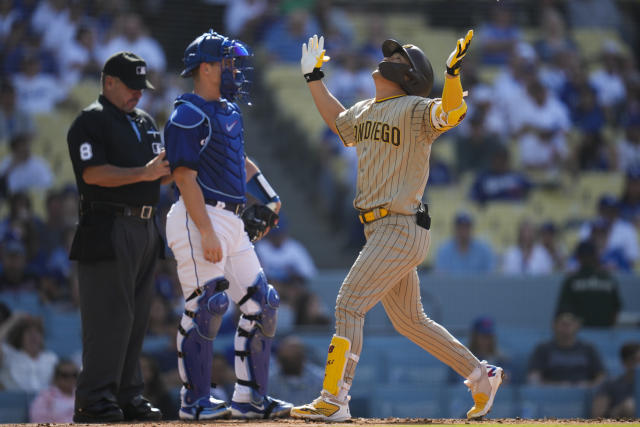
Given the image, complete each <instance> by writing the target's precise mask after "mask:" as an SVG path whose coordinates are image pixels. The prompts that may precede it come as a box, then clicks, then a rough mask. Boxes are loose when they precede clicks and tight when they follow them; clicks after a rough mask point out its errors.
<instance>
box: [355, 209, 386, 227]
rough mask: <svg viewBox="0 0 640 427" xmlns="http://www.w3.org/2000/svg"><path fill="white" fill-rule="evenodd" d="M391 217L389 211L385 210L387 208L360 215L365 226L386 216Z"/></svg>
mask: <svg viewBox="0 0 640 427" xmlns="http://www.w3.org/2000/svg"><path fill="white" fill-rule="evenodd" d="M387 215H389V210H388V209H385V208H375V209H371V210H370V211H366V212H362V213H360V214H359V215H358V218H360V222H361V223H363V224H368V223H370V222H373V221H375V220H377V219H380V218H384V217H385V216H387Z"/></svg>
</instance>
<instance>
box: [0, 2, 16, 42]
mask: <svg viewBox="0 0 640 427" xmlns="http://www.w3.org/2000/svg"><path fill="white" fill-rule="evenodd" d="M17 19H20V13H19V12H18V10H17V9H15V8H14V7H13V0H1V1H0V45H4V39H5V37H7V35H8V34H9V33H10V32H11V26H12V25H13V23H14V21H16V20H17Z"/></svg>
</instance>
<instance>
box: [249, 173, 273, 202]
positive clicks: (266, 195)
mask: <svg viewBox="0 0 640 427" xmlns="http://www.w3.org/2000/svg"><path fill="white" fill-rule="evenodd" d="M247 193H249V194H251V195H252V196H253V197H255V198H256V200H258V201H259V202H260V203H262V204H263V205H266V204H267V203H271V202H279V201H280V197H278V194H277V193H276V192H275V190H274V189H273V187H271V185H270V184H269V182H268V181H267V179H266V178H265V177H264V175H262V173H260V172H258V173H257V174H255V175H253V176H252V177H251V179H250V180H249V182H247Z"/></svg>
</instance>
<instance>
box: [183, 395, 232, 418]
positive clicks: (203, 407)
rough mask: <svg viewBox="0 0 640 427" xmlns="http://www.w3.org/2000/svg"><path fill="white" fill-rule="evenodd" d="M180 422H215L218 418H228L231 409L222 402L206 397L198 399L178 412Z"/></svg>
mask: <svg viewBox="0 0 640 427" xmlns="http://www.w3.org/2000/svg"><path fill="white" fill-rule="evenodd" d="M178 416H179V417H180V419H181V420H215V419H218V418H229V417H230V416H231V408H229V406H228V405H227V403H226V402H225V401H224V400H219V399H216V398H215V397H212V396H208V397H203V398H201V399H198V401H197V402H196V403H194V404H193V405H191V406H183V407H181V408H180V411H179V412H178Z"/></svg>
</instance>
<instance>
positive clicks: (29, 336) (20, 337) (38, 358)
mask: <svg viewBox="0 0 640 427" xmlns="http://www.w3.org/2000/svg"><path fill="white" fill-rule="evenodd" d="M1 345H2V359H3V364H2V366H1V367H0V384H1V385H2V386H4V388H5V389H7V390H22V391H27V392H38V391H40V390H42V389H44V388H46V387H48V386H49V384H50V382H51V379H52V377H53V371H54V368H55V366H56V364H57V363H58V356H56V355H55V354H54V353H53V352H51V351H49V350H45V349H44V328H43V326H42V320H41V319H40V318H38V317H32V316H24V317H22V318H20V319H19V320H18V321H17V322H16V323H15V324H14V325H13V327H12V328H11V330H9V332H8V334H7V341H6V343H2V344H1Z"/></svg>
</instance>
